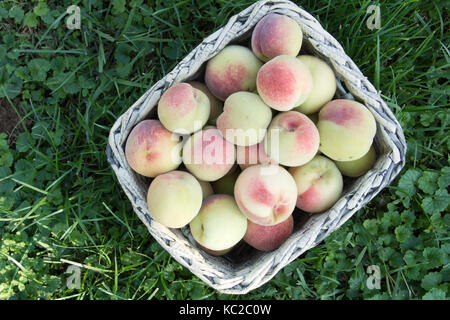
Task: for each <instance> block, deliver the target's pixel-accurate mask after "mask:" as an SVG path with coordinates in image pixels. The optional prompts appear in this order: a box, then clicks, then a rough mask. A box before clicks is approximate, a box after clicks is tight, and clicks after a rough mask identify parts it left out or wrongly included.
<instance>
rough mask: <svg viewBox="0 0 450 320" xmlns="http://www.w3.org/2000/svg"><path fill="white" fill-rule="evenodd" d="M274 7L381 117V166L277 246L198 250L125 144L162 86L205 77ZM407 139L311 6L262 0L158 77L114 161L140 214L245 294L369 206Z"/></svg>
mask: <svg viewBox="0 0 450 320" xmlns="http://www.w3.org/2000/svg"><path fill="white" fill-rule="evenodd" d="M268 13H280V14H284V15H286V16H289V17H291V18H293V19H294V20H296V21H297V22H298V23H299V24H300V26H301V28H302V31H303V34H304V39H303V46H302V52H307V53H309V54H313V55H316V56H318V57H320V58H322V59H324V60H325V61H327V62H328V63H329V65H330V66H331V67H332V68H333V70H334V71H335V74H336V76H337V78H338V92H337V93H336V97H338V98H347V99H356V100H358V101H360V102H362V103H364V104H365V105H366V106H367V107H368V108H369V109H370V111H371V112H372V113H373V115H374V116H375V119H376V121H377V134H376V137H375V140H374V141H375V148H376V150H377V154H378V158H377V161H376V164H375V166H374V168H373V169H372V170H371V171H369V172H368V173H367V174H365V175H364V176H363V177H360V178H358V179H353V180H348V181H345V187H344V191H343V194H342V197H341V199H340V200H338V202H337V203H336V204H335V205H334V206H333V207H332V208H331V209H330V210H328V211H327V212H325V213H322V214H317V215H307V214H304V213H296V212H294V217H295V226H294V232H293V233H292V235H291V236H290V237H289V238H288V240H287V241H286V242H285V243H284V244H283V245H282V246H281V247H280V248H278V249H277V250H274V251H272V252H259V251H257V250H255V249H251V248H250V247H249V246H248V245H246V244H245V243H241V244H239V245H238V246H237V248H235V249H233V250H232V251H231V252H230V253H228V254H227V255H225V256H221V257H215V256H211V255H209V254H207V253H205V252H204V251H202V250H200V249H198V248H197V247H196V245H195V242H194V240H193V238H192V236H191V234H190V232H189V228H186V227H185V228H183V229H181V230H180V229H169V228H166V227H164V226H162V225H161V224H159V223H157V222H156V221H154V220H153V219H152V217H151V215H150V213H149V211H148V209H147V204H146V194H147V189H148V186H149V183H150V180H149V179H148V178H145V177H142V176H140V175H138V174H136V173H135V172H134V171H133V170H132V169H131V168H130V166H129V165H128V163H127V161H126V159H125V154H124V145H125V142H126V139H127V137H128V134H129V133H130V131H131V129H132V128H133V127H134V126H135V125H136V124H137V123H138V122H140V121H141V120H143V119H145V118H152V117H153V118H155V117H156V108H155V106H156V105H157V103H158V100H159V98H160V97H161V95H162V93H163V92H164V91H165V90H166V89H168V88H169V87H170V86H172V85H173V84H176V83H179V82H182V81H187V80H193V79H196V78H198V77H201V76H202V73H203V72H204V65H205V61H207V60H209V59H210V58H212V57H213V56H214V55H216V54H217V53H218V52H219V51H220V50H221V49H223V48H224V47H225V46H226V45H228V44H229V43H248V39H249V38H250V36H251V32H252V29H253V27H254V26H255V24H256V23H257V22H258V21H259V20H260V19H261V18H262V17H263V16H265V15H266V14H268ZM405 152H406V142H405V138H404V135H403V131H402V129H401V127H400V125H399V123H398V122H397V120H396V119H395V117H394V115H393V114H392V112H391V111H390V110H389V108H388V107H387V105H386V103H385V102H384V101H383V100H382V99H381V98H380V95H379V93H378V92H377V91H376V89H375V88H374V86H373V85H372V84H371V83H370V82H369V81H368V80H367V78H366V77H365V76H364V75H363V74H362V73H361V71H360V70H359V69H358V67H357V66H356V65H355V63H354V62H353V61H352V60H351V59H350V58H349V57H348V56H347V55H346V54H345V52H344V50H343V48H342V46H341V45H340V44H339V43H338V42H337V41H336V40H335V39H334V38H333V37H332V36H331V35H330V34H329V33H327V32H326V31H325V30H324V29H323V28H322V26H321V25H320V24H319V22H318V21H317V20H316V19H314V18H313V17H312V16H311V15H310V14H309V13H308V12H306V11H304V10H302V9H301V8H299V7H298V6H297V5H295V4H293V3H292V2H289V1H267V0H266V1H259V2H256V3H254V4H253V5H251V6H250V7H248V8H247V9H245V10H244V11H242V12H241V13H239V14H237V15H235V16H233V17H231V19H230V20H229V21H228V23H227V24H226V25H225V26H224V27H223V28H221V29H219V30H217V31H216V32H214V33H213V34H211V35H210V36H209V37H207V38H206V39H205V40H204V41H203V42H202V43H201V44H200V45H199V46H198V47H197V48H195V49H194V50H193V51H192V52H190V53H189V54H188V55H187V56H186V57H185V58H184V59H183V60H182V61H181V62H180V63H179V64H178V65H177V66H176V67H175V68H174V69H173V70H172V71H171V72H170V73H168V74H167V75H166V76H165V77H164V78H163V79H161V80H160V81H158V82H157V83H156V84H155V85H154V86H153V87H151V88H150V89H149V90H148V91H147V92H145V94H144V95H143V96H142V97H141V98H140V99H139V100H138V101H136V102H135V103H134V104H133V105H132V106H131V107H130V108H129V109H128V110H127V111H126V112H125V113H124V114H123V115H122V116H120V117H119V119H117V121H116V122H115V124H114V126H113V127H112V129H111V132H110V135H109V145H108V148H107V155H108V161H109V162H110V164H111V166H112V168H113V169H114V171H115V173H116V175H117V179H118V181H119V183H120V185H121V186H122V188H123V190H124V191H125V193H126V195H127V196H128V198H129V199H130V201H131V203H132V205H133V208H134V211H135V212H136V214H137V215H138V217H139V219H140V220H141V221H142V222H143V223H144V224H145V225H146V226H147V228H148V230H149V232H150V233H151V235H152V236H153V237H154V238H155V239H156V241H158V243H159V244H160V245H161V246H162V247H163V248H164V249H165V250H167V251H168V252H169V253H170V254H171V255H172V257H173V258H174V259H175V260H177V261H178V262H179V263H181V264H182V265H183V266H185V267H186V268H188V269H189V270H190V271H191V272H192V273H193V274H195V275H196V276H198V277H199V278H200V279H202V280H203V281H204V282H205V283H207V284H208V285H210V286H211V287H213V288H215V289H216V290H218V291H220V292H223V293H229V294H244V293H247V292H249V291H250V290H253V289H255V288H257V287H259V286H261V285H263V284H264V283H266V282H267V281H269V280H270V279H271V278H272V277H274V276H275V275H276V274H277V272H278V271H280V270H281V269H282V268H283V267H284V266H286V265H287V264H288V263H290V262H291V261H293V260H295V259H296V258H298V257H299V256H300V255H301V254H302V253H304V252H305V251H307V250H308V249H310V248H312V247H314V246H316V245H317V244H319V243H320V242H321V241H322V240H324V239H325V238H326V237H327V236H328V235H329V234H330V233H331V232H333V231H334V230H336V229H338V228H339V227H340V226H341V225H342V224H343V223H345V222H346V221H347V220H348V219H349V218H350V217H351V216H352V215H353V214H354V213H355V212H356V211H358V210H359V209H360V208H362V207H363V206H364V205H365V204H366V203H367V202H369V201H370V200H371V199H372V198H373V197H374V196H375V195H377V194H378V193H379V192H380V191H381V190H382V189H383V188H384V187H385V186H387V185H388V184H389V183H390V182H391V181H392V180H393V179H394V178H395V176H396V175H397V174H398V173H399V171H400V170H401V168H402V167H403V166H404V161H405V160H404V159H405V157H404V156H405Z"/></svg>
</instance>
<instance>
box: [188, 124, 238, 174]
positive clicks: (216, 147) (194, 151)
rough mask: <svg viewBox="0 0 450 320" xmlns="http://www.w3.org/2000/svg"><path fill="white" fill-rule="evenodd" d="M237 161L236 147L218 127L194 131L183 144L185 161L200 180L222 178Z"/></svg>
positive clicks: (189, 169)
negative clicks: (224, 136)
mask: <svg viewBox="0 0 450 320" xmlns="http://www.w3.org/2000/svg"><path fill="white" fill-rule="evenodd" d="M235 161H236V149H235V146H234V145H233V144H232V143H229V142H228V141H226V140H225V139H224V138H223V137H222V135H221V134H220V132H219V130H217V128H208V129H205V130H201V131H199V132H196V133H194V134H193V135H192V136H190V137H189V139H188V140H187V141H186V143H185V145H184V146H183V163H184V165H185V166H186V168H187V169H188V171H189V172H190V173H192V174H193V175H194V176H195V177H197V178H198V179H199V180H203V181H215V180H218V179H220V178H222V177H223V176H224V175H226V174H227V172H229V171H230V169H231V168H232V167H233V165H234V163H235Z"/></svg>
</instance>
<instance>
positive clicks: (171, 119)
mask: <svg viewBox="0 0 450 320" xmlns="http://www.w3.org/2000/svg"><path fill="white" fill-rule="evenodd" d="M210 109H211V107H210V103H209V99H208V97H207V96H206V94H204V93H203V92H201V91H200V90H198V89H195V88H194V87H193V86H191V85H190V84H188V83H178V84H176V85H174V86H172V87H170V88H169V89H167V90H166V91H165V92H164V93H163V94H162V96H161V98H160V99H159V102H158V118H159V120H160V121H161V123H162V124H163V125H164V127H166V128H167V129H168V130H170V131H172V132H175V133H179V134H189V133H193V132H195V131H198V130H200V129H201V128H202V127H203V126H204V125H205V123H206V121H208V118H209V114H210Z"/></svg>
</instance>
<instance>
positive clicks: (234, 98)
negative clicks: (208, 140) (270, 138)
mask: <svg viewBox="0 0 450 320" xmlns="http://www.w3.org/2000/svg"><path fill="white" fill-rule="evenodd" d="M271 119H272V112H271V111H270V107H269V106H268V105H266V104H265V103H264V101H262V100H261V98H260V97H259V96H258V95H257V94H254V93H251V92H246V91H239V92H235V93H233V94H232V95H230V96H229V97H228V98H227V99H226V100H225V104H224V108H223V113H222V114H221V115H220V116H219V117H218V118H217V129H219V131H220V133H221V134H222V136H223V137H224V138H225V139H226V140H227V141H229V142H231V143H234V144H235V145H238V146H251V145H254V144H257V143H260V142H261V141H262V140H263V139H264V136H265V134H266V129H267V126H268V125H269V123H270V120H271Z"/></svg>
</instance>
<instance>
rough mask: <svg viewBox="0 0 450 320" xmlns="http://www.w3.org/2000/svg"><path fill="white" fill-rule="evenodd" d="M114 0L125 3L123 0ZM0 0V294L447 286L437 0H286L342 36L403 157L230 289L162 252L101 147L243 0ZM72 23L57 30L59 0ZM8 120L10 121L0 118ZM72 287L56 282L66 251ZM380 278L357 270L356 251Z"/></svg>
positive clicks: (97, 295) (313, 293) (442, 50)
mask: <svg viewBox="0 0 450 320" xmlns="http://www.w3.org/2000/svg"><path fill="white" fill-rule="evenodd" d="M126 3H127V4H126ZM149 3H151V4H143V1H139V0H134V1H123V0H113V1H101V0H84V1H80V0H70V1H53V0H47V1H45V0H44V1H39V2H38V1H20V0H16V1H8V0H7V1H2V2H1V3H0V102H1V104H2V105H3V106H4V107H5V108H11V109H13V110H14V112H15V113H17V115H18V119H19V121H18V122H17V124H14V126H13V129H14V133H17V132H21V133H20V134H19V135H18V137H17V141H15V143H14V141H13V140H14V139H15V138H13V137H14V134H12V135H10V136H7V135H4V134H3V135H2V134H0V299H423V298H424V299H448V298H450V294H449V280H450V273H449V261H450V260H449V254H450V244H449V236H448V231H449V225H450V221H449V220H450V219H449V215H448V205H449V201H450V200H449V195H448V191H447V190H448V185H449V183H450V167H449V153H448V150H449V144H450V142H449V118H450V116H449V112H448V109H449V103H448V95H449V88H450V86H449V80H448V79H449V75H450V74H449V66H450V61H449V48H448V45H449V38H450V37H449V32H448V30H449V22H448V21H449V20H448V10H447V9H446V8H445V6H444V5H445V1H437V0H435V1H403V0H402V1H401V0H393V1H382V2H381V26H382V28H381V29H379V30H369V29H368V28H367V27H366V20H367V18H368V14H366V8H367V7H368V6H369V5H370V4H376V2H370V1H363V0H361V1H357V0H352V1H325V0H321V1H312V0H311V1H299V2H298V4H300V5H301V6H303V7H304V8H305V9H306V10H308V11H309V12H310V13H311V14H313V15H314V16H315V17H316V18H317V19H318V20H319V21H320V22H321V23H322V24H323V26H324V27H325V28H326V29H327V30H328V31H329V32H330V33H331V34H332V35H333V36H334V37H335V38H336V39H337V40H338V41H339V42H340V43H341V44H342V45H343V46H344V49H345V51H346V52H347V54H348V55H349V56H350V57H351V58H352V59H353V60H354V61H355V63H356V64H357V65H358V66H359V67H360V69H361V70H362V72H363V73H364V74H365V75H366V76H367V77H368V78H369V80H370V81H371V82H372V83H373V84H374V85H375V86H376V88H377V89H379V90H380V91H381V94H382V96H383V98H384V99H385V101H386V102H387V103H388V105H389V107H390V108H391V109H392V111H393V112H394V114H395V115H396V117H397V119H398V120H399V121H400V123H401V125H402V126H403V128H404V132H405V135H406V139H407V143H408V152H407V155H406V166H405V168H404V170H403V171H402V172H401V174H400V175H399V176H398V177H397V179H396V180H395V181H394V182H393V183H392V184H391V186H389V187H387V188H386V189H385V190H383V192H381V193H380V194H379V195H378V196H377V197H376V198H375V199H373V200H372V201H371V202H370V203H369V204H368V205H367V206H366V207H365V208H364V209H362V210H360V211H359V212H358V213H357V214H356V215H355V216H353V217H352V218H351V219H350V220H349V221H348V222H346V223H345V224H344V226H343V227H342V228H341V229H339V230H338V231H336V232H334V233H333V234H332V235H331V236H330V237H329V238H327V239H326V240H325V241H324V242H323V243H321V244H320V245H318V246H317V247H315V248H313V249H311V250H310V251H308V252H307V253H306V254H305V255H302V256H301V257H299V258H298V259H297V260H295V261H294V262H292V263H291V264H289V265H288V266H287V267H285V268H284V269H283V270H282V271H280V272H279V274H278V275H277V276H276V277H275V278H273V280H271V281H270V282H269V283H267V284H266V285H264V286H262V287H260V288H258V289H256V290H254V291H252V292H251V293H250V294H248V295H244V296H228V295H224V294H220V293H218V292H216V291H215V290H213V289H211V288H209V287H208V286H206V285H205V284H204V283H203V282H202V281H201V280H199V279H198V278H196V277H195V276H193V275H192V274H191V273H190V272H189V270H187V269H185V268H184V267H182V266H181V265H180V264H178V263H177V262H176V261H174V260H173V259H172V258H171V257H170V255H169V254H168V253H167V252H165V251H164V250H163V249H162V248H161V247H160V246H159V245H158V244H157V243H156V242H155V241H154V240H153V238H152V237H151V236H150V235H149V234H148V232H147V230H146V228H145V227H144V225H143V224H142V223H141V222H140V221H139V220H138V219H137V217H136V216H135V214H134V213H133V211H132V208H131V206H130V204H129V201H128V199H127V198H126V196H125V195H124V193H123V192H122V190H121V188H120V186H119V185H118V183H117V180H116V178H115V176H114V174H113V172H112V170H111V168H110V166H109V164H108V162H107V160H106V155H105V149H106V144H107V137H108V134H109V129H110V127H111V126H112V124H113V123H114V121H115V120H116V119H117V118H118V116H119V115H121V114H122V113H123V112H124V111H125V110H126V109H127V108H128V107H129V106H131V105H132V103H133V102H134V101H136V100H137V99H138V98H139V97H140V96H141V95H142V94H143V93H144V92H145V90H146V89H148V88H149V87H151V86H152V85H153V84H154V83H155V82H156V81H158V80H159V79H160V78H161V77H162V76H163V75H164V74H165V73H167V72H169V71H170V70H171V69H172V68H173V67H174V66H175V65H176V64H177V62H178V61H180V60H181V59H182V58H183V57H184V56H185V55H186V54H187V53H188V52H189V51H190V50H192V49H193V48H194V47H195V46H196V45H197V44H199V43H200V42H201V41H202V39H203V38H204V37H206V36H207V35H209V34H210V33H212V32H213V31H214V30H217V29H218V28H219V27H221V26H222V25H223V24H224V23H226V21H227V20H228V19H229V18H230V17H231V16H232V15H234V14H236V13H238V12H239V11H241V10H242V9H244V8H246V7H247V6H248V5H250V4H251V3H252V1H233V2H231V1H216V2H214V3H211V2H210V1H206V0H203V1H188V0H185V1H180V2H178V1H149ZM72 4H78V5H79V6H80V7H81V8H82V29H81V30H68V29H67V28H66V27H65V24H64V21H65V19H66V16H65V15H64V13H65V10H66V8H67V7H68V6H69V5H72ZM8 133H9V132H8ZM74 262H75V263H78V264H81V265H82V268H81V288H80V289H79V290H78V289H69V288H67V286H66V280H67V278H68V277H69V274H65V271H66V270H67V268H68V266H69V265H70V263H74ZM370 265H377V266H379V267H380V271H381V289H379V290H377V289H374V290H370V289H368V288H367V286H366V281H367V279H368V276H369V275H368V274H367V272H366V270H367V268H368V266H370Z"/></svg>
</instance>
